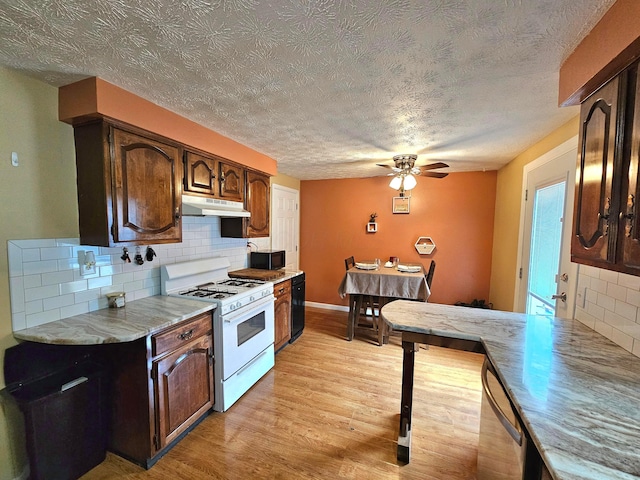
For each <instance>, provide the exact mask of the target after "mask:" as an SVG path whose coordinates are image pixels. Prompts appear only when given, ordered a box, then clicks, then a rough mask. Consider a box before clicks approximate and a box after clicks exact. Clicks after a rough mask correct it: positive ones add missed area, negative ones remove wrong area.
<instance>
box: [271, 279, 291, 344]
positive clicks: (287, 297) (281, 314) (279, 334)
mask: <svg viewBox="0 0 640 480" xmlns="http://www.w3.org/2000/svg"><path fill="white" fill-rule="evenodd" d="M273 291H274V294H275V297H276V302H275V304H274V316H275V325H274V345H273V348H274V349H275V350H276V351H277V350H278V349H280V348H281V347H282V346H284V345H285V344H286V343H287V342H288V341H289V340H290V339H291V281H290V280H287V281H285V282H280V283H277V284H275V285H274V286H273Z"/></svg>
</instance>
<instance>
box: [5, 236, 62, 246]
mask: <svg viewBox="0 0 640 480" xmlns="http://www.w3.org/2000/svg"><path fill="white" fill-rule="evenodd" d="M12 242H13V243H15V244H16V245H18V246H19V247H20V248H22V249H25V248H45V247H55V246H56V241H55V239H53V238H45V239H34V240H12Z"/></svg>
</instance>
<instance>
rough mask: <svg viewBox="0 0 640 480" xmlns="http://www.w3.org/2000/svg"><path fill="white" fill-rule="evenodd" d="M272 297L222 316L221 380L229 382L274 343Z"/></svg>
mask: <svg viewBox="0 0 640 480" xmlns="http://www.w3.org/2000/svg"><path fill="white" fill-rule="evenodd" d="M274 301H275V299H274V297H273V295H269V296H268V297H263V298H261V299H260V300H258V301H255V302H253V303H250V304H249V305H247V306H245V307H243V308H241V309H240V310H236V311H234V312H231V313H229V314H227V315H222V342H223V345H222V379H223V380H226V379H227V378H229V377H230V376H231V375H233V374H234V373H235V372H237V371H238V370H239V369H241V368H242V367H244V366H245V365H246V364H247V363H249V362H250V361H251V360H252V359H253V358H255V357H256V356H257V355H259V354H260V353H262V351H263V350H264V349H265V348H267V347H268V346H269V345H271V344H273V336H274V330H273V324H274V315H273V305H274Z"/></svg>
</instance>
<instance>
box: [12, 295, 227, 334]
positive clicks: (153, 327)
mask: <svg viewBox="0 0 640 480" xmlns="http://www.w3.org/2000/svg"><path fill="white" fill-rule="evenodd" d="M215 308H216V305H215V304H214V303H208V302H202V301H199V300H191V299H187V298H178V297H167V296H162V295H157V296H153V297H147V298H142V299H140V300H134V301H132V302H127V303H126V305H125V306H124V307H122V308H104V309H101V310H96V311H93V312H89V313H83V314H81V315H76V316H73V317H69V318H65V319H62V320H56V321H55V322H50V323H45V324H44V325H40V326H38V327H32V328H27V329H24V330H17V331H15V332H13V336H14V337H16V338H18V339H20V340H28V341H31V342H38V343H50V344H57V345H98V344H101V343H121V342H131V341H133V340H137V339H138V338H142V337H145V336H147V335H151V334H153V333H155V332H159V331H160V330H163V329H165V328H167V327H170V326H171V325H174V324H176V323H179V322H182V321H183V320H187V319H188V318H191V317H194V316H196V315H199V314H201V313H205V312H208V311H211V310H213V309H215Z"/></svg>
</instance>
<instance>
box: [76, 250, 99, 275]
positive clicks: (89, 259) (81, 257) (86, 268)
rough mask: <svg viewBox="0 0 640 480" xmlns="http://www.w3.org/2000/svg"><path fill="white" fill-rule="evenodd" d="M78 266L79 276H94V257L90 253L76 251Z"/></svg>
mask: <svg viewBox="0 0 640 480" xmlns="http://www.w3.org/2000/svg"><path fill="white" fill-rule="evenodd" d="M78 265H79V267H80V276H81V277H86V276H87V275H95V273H96V256H95V254H94V253H93V252H92V251H90V250H89V251H85V250H78Z"/></svg>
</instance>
